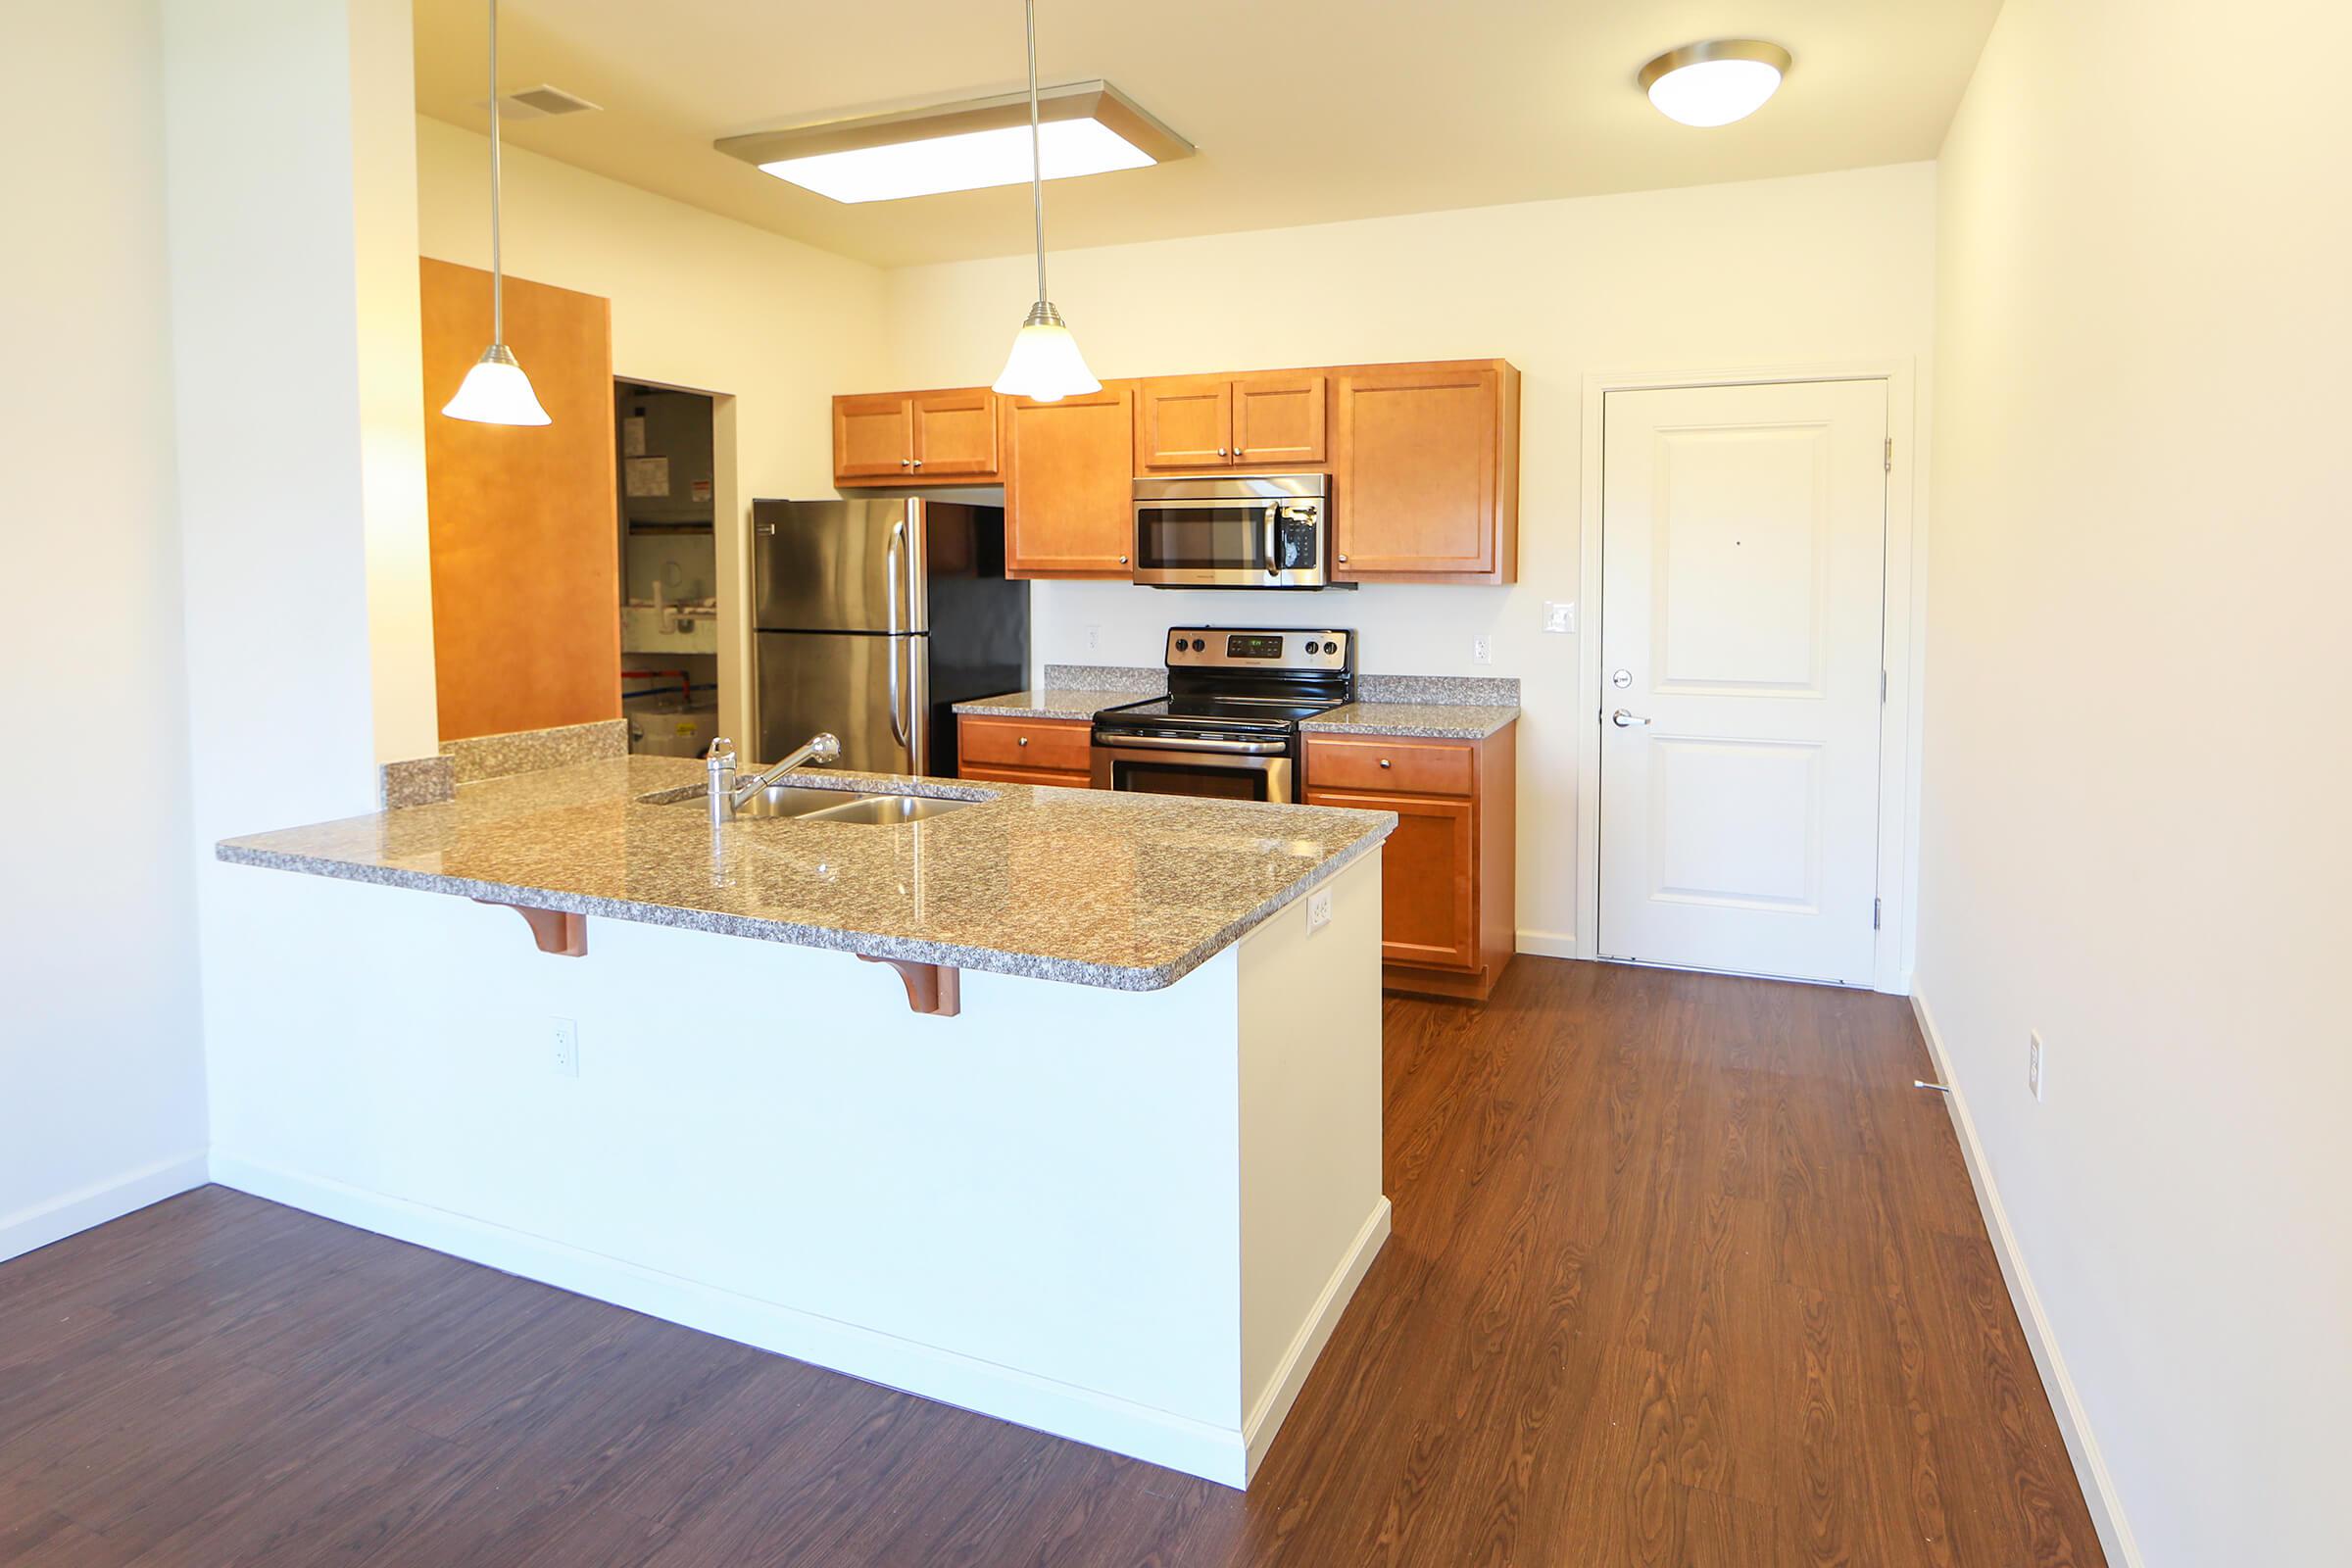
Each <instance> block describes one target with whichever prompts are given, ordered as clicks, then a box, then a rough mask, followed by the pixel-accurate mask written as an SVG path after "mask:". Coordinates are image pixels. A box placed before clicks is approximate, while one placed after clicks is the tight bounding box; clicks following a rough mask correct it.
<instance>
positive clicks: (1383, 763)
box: [1380, 757, 1389, 767]
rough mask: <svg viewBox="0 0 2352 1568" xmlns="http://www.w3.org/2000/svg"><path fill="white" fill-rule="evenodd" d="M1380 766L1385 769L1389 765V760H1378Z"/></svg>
mask: <svg viewBox="0 0 2352 1568" xmlns="http://www.w3.org/2000/svg"><path fill="white" fill-rule="evenodd" d="M1380 765H1381V766H1383V767H1386V766H1388V765H1389V760H1388V759H1387V758H1385V757H1384V758H1382V759H1381V760H1380Z"/></svg>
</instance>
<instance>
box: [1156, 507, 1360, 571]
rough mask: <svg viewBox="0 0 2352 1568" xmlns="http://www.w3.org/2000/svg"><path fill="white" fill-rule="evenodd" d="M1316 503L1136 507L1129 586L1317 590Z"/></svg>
mask: <svg viewBox="0 0 2352 1568" xmlns="http://www.w3.org/2000/svg"><path fill="white" fill-rule="evenodd" d="M1327 515H1328V513H1327V512H1326V510H1325V506H1324V503H1323V501H1322V500H1321V499H1320V498H1314V499H1265V500H1261V499H1258V498H1256V497H1250V498H1247V499H1242V498H1231V497H1223V498H1217V499H1205V498H1204V499H1199V500H1196V499H1191V498H1172V499H1155V500H1138V501H1137V502H1136V503H1135V580H1136V581H1137V582H1140V583H1152V584H1157V585H1159V586H1161V587H1191V588H1320V587H1323V586H1324V585H1325V584H1326V583H1327V582H1328V581H1329V580H1330V577H1329V572H1328V571H1327V569H1326V557H1327V555H1328V551H1327V549H1326V540H1325V533H1326V530H1325V528H1324V519H1325V517H1326V516H1327Z"/></svg>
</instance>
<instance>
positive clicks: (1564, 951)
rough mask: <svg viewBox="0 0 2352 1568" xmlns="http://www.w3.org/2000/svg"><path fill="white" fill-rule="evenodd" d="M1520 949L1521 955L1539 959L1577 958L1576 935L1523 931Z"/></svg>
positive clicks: (1520, 937)
mask: <svg viewBox="0 0 2352 1568" xmlns="http://www.w3.org/2000/svg"><path fill="white" fill-rule="evenodd" d="M1518 949H1519V951H1520V952H1521V953H1532V954H1534V955H1535V956H1537V957H1539V958H1573V957H1575V956H1576V933H1575V932H1573V931H1521V932H1520V933H1519V939H1518Z"/></svg>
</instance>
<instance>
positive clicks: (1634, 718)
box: [1609, 708, 1649, 729]
mask: <svg viewBox="0 0 2352 1568" xmlns="http://www.w3.org/2000/svg"><path fill="white" fill-rule="evenodd" d="M1609 722H1610V723H1612V724H1614V725H1616V726H1617V727H1618V728H1619V729H1638V728H1640V727H1642V725H1645V724H1647V723H1648V722H1649V720H1648V719H1646V718H1643V717H1642V716H1641V715H1640V714H1639V713H1629V712H1627V711H1625V710H1624V709H1622V708H1620V709H1619V710H1617V711H1615V712H1614V713H1611V714H1610V715H1609Z"/></svg>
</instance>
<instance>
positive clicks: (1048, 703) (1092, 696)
mask: <svg viewBox="0 0 2352 1568" xmlns="http://www.w3.org/2000/svg"><path fill="white" fill-rule="evenodd" d="M1159 695H1160V693H1158V692H1156V691H1150V692H1130V691H1109V690H1103V689H1097V688H1094V687H1084V686H1044V687H1040V688H1038V689H1037V690H1034V691H1026V692H1006V693H1005V695H1004V696H1002V697H982V698H977V699H975V700H973V701H971V702H968V703H957V704H956V711H957V712H958V713H979V714H984V715H986V716H987V717H990V718H1092V717H1094V716H1095V714H1096V713H1097V712H1098V711H1101V710H1103V709H1105V708H1117V707H1120V706H1121V705H1122V704H1126V703H1141V702H1146V701H1149V700H1150V699H1152V698H1153V697H1157V696H1159Z"/></svg>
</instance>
